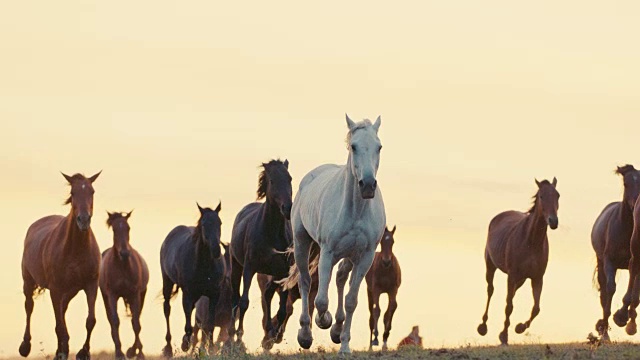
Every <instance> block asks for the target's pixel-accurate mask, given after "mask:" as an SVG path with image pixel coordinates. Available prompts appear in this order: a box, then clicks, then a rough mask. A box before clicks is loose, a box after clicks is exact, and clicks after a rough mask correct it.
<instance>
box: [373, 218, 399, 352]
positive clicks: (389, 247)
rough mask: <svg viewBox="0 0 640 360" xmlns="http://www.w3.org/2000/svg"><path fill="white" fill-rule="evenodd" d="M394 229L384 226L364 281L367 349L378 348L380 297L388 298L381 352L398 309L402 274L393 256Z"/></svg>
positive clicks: (385, 347) (384, 347)
mask: <svg viewBox="0 0 640 360" xmlns="http://www.w3.org/2000/svg"><path fill="white" fill-rule="evenodd" d="M395 233H396V227H395V226H394V227H393V229H391V230H389V229H387V227H386V226H385V228H384V235H383V236H382V240H381V241H380V247H381V251H380V252H376V255H375V257H374V258H373V264H372V265H371V268H370V269H369V272H367V276H366V277H365V280H366V282H367V298H368V300H369V314H370V316H369V330H370V336H369V349H371V348H372V347H373V346H378V319H379V318H380V295H381V294H387V296H389V305H388V307H387V311H386V312H385V313H384V334H383V338H382V341H383V343H382V350H387V340H388V339H389V333H390V332H391V321H392V320H393V314H394V313H395V311H396V309H397V308H398V301H397V300H396V297H397V295H398V288H399V287H400V284H401V283H402V272H401V270H400V263H399V262H398V259H397V258H396V256H395V255H394V254H393V244H394V242H395V240H394V238H393V235H394V234H395Z"/></svg>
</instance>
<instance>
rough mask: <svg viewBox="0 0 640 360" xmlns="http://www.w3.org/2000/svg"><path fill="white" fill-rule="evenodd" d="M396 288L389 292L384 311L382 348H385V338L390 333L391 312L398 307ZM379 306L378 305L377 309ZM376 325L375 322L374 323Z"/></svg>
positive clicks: (386, 338) (387, 337)
mask: <svg viewBox="0 0 640 360" xmlns="http://www.w3.org/2000/svg"><path fill="white" fill-rule="evenodd" d="M397 294H398V293H397V290H396V291H393V292H390V293H389V307H388V308H387V311H386V312H385V313H384V334H383V335H382V350H387V340H388V339H389V334H390V333H391V321H392V320H393V314H394V313H395V312H396V309H397V308H398V301H397V300H396V295H397ZM379 308H380V306H379V305H378V309H379ZM376 325H377V323H376Z"/></svg>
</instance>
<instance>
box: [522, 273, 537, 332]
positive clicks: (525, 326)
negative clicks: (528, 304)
mask: <svg viewBox="0 0 640 360" xmlns="http://www.w3.org/2000/svg"><path fill="white" fill-rule="evenodd" d="M531 290H532V291H533V308H532V309H531V317H530V318H529V320H527V321H526V322H525V323H520V324H518V325H516V333H517V334H522V333H523V332H524V331H525V330H527V329H528V328H529V326H531V322H532V321H533V319H535V318H536V316H538V314H539V313H540V295H541V294H542V277H540V278H536V279H531Z"/></svg>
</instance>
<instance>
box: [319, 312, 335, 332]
mask: <svg viewBox="0 0 640 360" xmlns="http://www.w3.org/2000/svg"><path fill="white" fill-rule="evenodd" d="M332 323H333V317H331V313H330V312H329V311H325V313H324V314H322V316H321V315H320V313H317V314H316V325H318V327H319V328H320V329H322V330H326V329H328V328H330V327H331V324H332Z"/></svg>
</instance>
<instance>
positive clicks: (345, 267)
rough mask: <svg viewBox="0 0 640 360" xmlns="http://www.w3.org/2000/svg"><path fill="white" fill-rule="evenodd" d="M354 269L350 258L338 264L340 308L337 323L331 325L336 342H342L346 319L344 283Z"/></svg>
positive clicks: (337, 282)
mask: <svg viewBox="0 0 640 360" xmlns="http://www.w3.org/2000/svg"><path fill="white" fill-rule="evenodd" d="M352 269H353V263H352V262H351V260H349V259H344V260H342V261H341V262H340V265H338V273H337V274H336V288H337V289H338V309H337V310H336V323H335V324H333V326H332V327H331V341H333V342H334V344H340V341H341V340H340V335H341V334H342V325H343V324H344V320H345V317H346V316H345V313H344V285H345V284H346V283H347V279H348V278H349V273H350V272H351V270H352Z"/></svg>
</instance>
